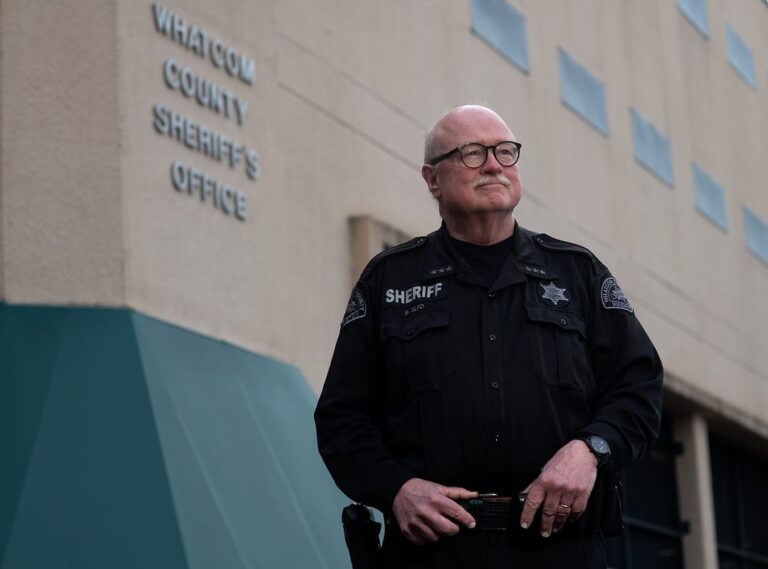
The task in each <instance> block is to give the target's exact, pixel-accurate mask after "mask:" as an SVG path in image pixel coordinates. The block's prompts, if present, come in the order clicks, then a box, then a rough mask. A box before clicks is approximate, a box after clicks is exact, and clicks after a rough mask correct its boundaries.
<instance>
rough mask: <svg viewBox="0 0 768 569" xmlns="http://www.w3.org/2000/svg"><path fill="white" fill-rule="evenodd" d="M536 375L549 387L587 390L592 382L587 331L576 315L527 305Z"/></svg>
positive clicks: (529, 339)
mask: <svg viewBox="0 0 768 569" xmlns="http://www.w3.org/2000/svg"><path fill="white" fill-rule="evenodd" d="M525 310H526V314H527V316H528V342H529V344H530V353H531V366H532V368H533V372H534V373H535V374H536V375H537V376H538V377H540V378H541V379H542V380H543V381H544V382H545V383H546V384H548V385H553V386H557V387H560V388H564V389H572V390H575V391H585V390H587V389H588V388H589V386H590V385H591V384H592V383H593V378H592V370H591V367H590V366H589V360H588V358H587V345H586V341H587V331H586V324H585V323H584V319H583V318H582V317H581V316H580V315H579V314H576V313H573V312H565V311H562V310H551V309H547V308H546V307H543V306H536V305H530V304H526V306H525Z"/></svg>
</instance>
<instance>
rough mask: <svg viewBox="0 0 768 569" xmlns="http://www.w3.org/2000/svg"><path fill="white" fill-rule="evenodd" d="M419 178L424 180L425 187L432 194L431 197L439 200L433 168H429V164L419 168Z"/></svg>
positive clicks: (438, 189) (438, 190)
mask: <svg viewBox="0 0 768 569" xmlns="http://www.w3.org/2000/svg"><path fill="white" fill-rule="evenodd" d="M421 176H422V177H423V178H424V181H425V182H426V183H427V187H428V188H429V191H430V193H431V194H432V197H433V198H435V199H440V188H439V187H438V185H437V175H436V174H435V167H434V166H430V165H429V164H424V165H423V166H422V167H421Z"/></svg>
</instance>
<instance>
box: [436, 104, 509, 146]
mask: <svg viewBox="0 0 768 569" xmlns="http://www.w3.org/2000/svg"><path fill="white" fill-rule="evenodd" d="M436 126H437V127H438V132H439V135H440V138H441V139H442V140H443V141H444V142H450V143H455V144H457V145H458V144H463V143H466V142H473V141H482V140H484V139H493V141H496V139H498V140H515V138H514V136H513V135H512V131H511V130H510V129H509V127H508V126H507V124H506V123H505V122H504V120H503V119H502V118H501V117H500V116H499V115H498V114H496V113H495V112H494V111H492V110H491V109H488V108H486V107H478V106H466V107H459V108H457V109H454V110H453V111H450V112H449V113H448V114H446V115H445V116H444V117H443V118H441V119H440V120H439V121H438V123H437V125H436Z"/></svg>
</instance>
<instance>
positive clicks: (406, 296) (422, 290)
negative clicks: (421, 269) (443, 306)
mask: <svg viewBox="0 0 768 569" xmlns="http://www.w3.org/2000/svg"><path fill="white" fill-rule="evenodd" d="M442 296H445V287H444V286H443V283H442V282H439V283H432V284H430V285H416V286H412V287H411V288H407V289H405V290H400V289H396V288H390V289H387V293H386V295H385V297H384V300H385V302H386V303H387V304H410V303H412V302H413V301H414V300H424V299H428V298H440V297H442Z"/></svg>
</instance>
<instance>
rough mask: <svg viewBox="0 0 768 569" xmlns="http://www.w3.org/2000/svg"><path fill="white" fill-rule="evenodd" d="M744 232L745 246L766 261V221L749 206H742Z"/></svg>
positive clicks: (767, 241) (767, 237) (767, 235)
mask: <svg viewBox="0 0 768 569" xmlns="http://www.w3.org/2000/svg"><path fill="white" fill-rule="evenodd" d="M744 233H745V234H746V236H747V248H748V249H749V250H750V251H752V252H753V253H754V254H755V255H757V256H758V257H760V258H761V259H762V260H763V261H765V262H766V263H768V223H766V222H765V220H763V219H762V218H760V217H759V216H758V215H757V214H756V213H755V212H753V211H752V210H750V209H749V208H747V207H745V208H744Z"/></svg>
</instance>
